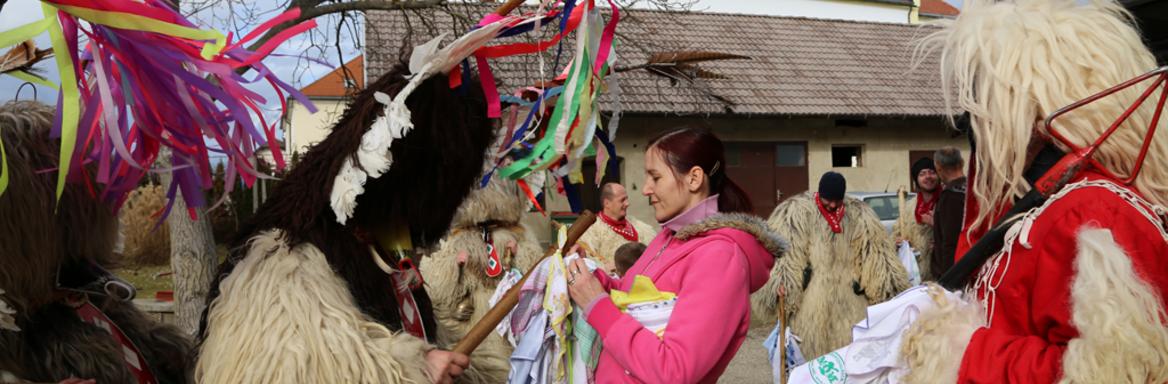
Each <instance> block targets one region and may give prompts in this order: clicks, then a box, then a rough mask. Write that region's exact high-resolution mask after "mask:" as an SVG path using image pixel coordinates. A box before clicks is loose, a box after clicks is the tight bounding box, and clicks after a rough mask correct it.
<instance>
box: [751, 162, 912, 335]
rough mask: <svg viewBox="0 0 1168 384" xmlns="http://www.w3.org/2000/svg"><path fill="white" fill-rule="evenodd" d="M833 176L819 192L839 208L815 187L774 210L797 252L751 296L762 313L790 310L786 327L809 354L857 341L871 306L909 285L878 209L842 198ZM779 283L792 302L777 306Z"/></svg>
mask: <svg viewBox="0 0 1168 384" xmlns="http://www.w3.org/2000/svg"><path fill="white" fill-rule="evenodd" d="M829 176H831V175H830V174H829V175H825V176H824V178H823V179H822V180H821V182H820V191H821V192H820V193H825V194H829V198H833V199H842V200H843V205H842V206H841V207H840V208H839V209H837V210H836V212H827V211H826V210H825V209H824V208H823V205H822V204H821V203H820V202H819V199H820V198H819V197H818V194H817V193H816V192H810V191H809V192H806V193H803V194H800V195H798V196H793V197H791V198H790V199H788V200H786V201H784V202H783V203H782V204H779V206H778V207H776V208H775V211H774V212H773V213H771V216H770V218H769V219H768V220H767V224H768V225H770V227H771V228H772V229H774V231H775V232H777V233H778V234H779V235H780V236H783V237H784V238H787V239H790V241H791V250H790V251H789V252H787V256H786V257H784V258H782V259H779V260H778V262H776V263H775V267H774V269H773V270H772V271H771V279H770V281H769V282H768V283H767V286H766V287H764V288H763V289H761V290H759V291H758V292H757V293H755V294H754V295H753V296H752V297H751V300H752V301H753V305H754V313H755V316H756V317H758V318H760V319H764V320H768V321H774V320H775V319H776V318H777V311H778V310H785V311H787V314H788V317H787V318H788V326H789V327H790V328H791V330H792V332H793V333H794V334H795V335H797V336H798V337H800V338H802V344H800V348H801V349H802V351H803V354H804V355H805V356H807V357H813V356H819V355H821V354H823V353H827V352H829V351H832V350H834V349H836V348H839V347H842V346H844V345H846V344H848V343H849V342H851V339H852V337H851V336H852V334H851V328H852V325H855V324H856V322H858V321H860V320H861V319H863V318H864V315H865V308H867V307H868V306H869V305H872V304H876V303H879V302H882V301H884V300H887V299H889V298H891V297H892V296H894V295H896V294H897V293H898V292H900V291H902V290H904V289H905V288H908V275H907V272H906V271H905V269H904V266H903V265H902V264H901V263H900V260H899V259H898V258H897V256H896V252H895V250H894V248H893V245H892V239H890V238H889V237H888V233H887V232H886V231H885V230H884V227H883V226H882V225H881V224H880V220H879V219H877V217H876V213H875V212H873V211H872V208H871V207H868V205H867V204H865V203H864V202H862V201H860V200H857V199H854V198H851V197H845V196H844V190H845V186H844V185H843V184H844V180H843V178H842V176H838V174H835V176H838V179H835V178H832V177H829ZM831 195H834V196H831ZM779 285H782V289H783V290H784V292H785V293H786V298H785V302H786V308H777V307H778V300H777V294H776V292H778V291H779V290H778V287H779Z"/></svg>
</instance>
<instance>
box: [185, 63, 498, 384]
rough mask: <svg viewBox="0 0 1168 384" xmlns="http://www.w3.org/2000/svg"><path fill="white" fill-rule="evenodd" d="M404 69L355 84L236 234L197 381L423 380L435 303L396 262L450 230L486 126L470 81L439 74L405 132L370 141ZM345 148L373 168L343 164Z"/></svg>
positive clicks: (476, 166)
mask: <svg viewBox="0 0 1168 384" xmlns="http://www.w3.org/2000/svg"><path fill="white" fill-rule="evenodd" d="M408 73H409V72H407V71H406V68H405V66H403V65H398V66H396V67H395V68H394V69H392V70H391V71H390V72H389V73H387V74H385V75H383V76H382V77H381V78H379V79H378V80H377V81H375V82H373V83H372V84H371V85H370V86H369V87H368V88H367V89H366V90H364V91H362V92H361V93H359V94H358V95H357V96H356V97H355V99H354V100H353V102H352V103H351V104H350V106H349V108H348V109H347V110H346V112H345V113H344V114H343V115H342V116H341V119H340V121H339V122H338V123H337V125H336V126H335V127H334V128H333V130H332V133H331V134H330V135H329V136H328V137H327V138H325V140H324V141H321V142H320V143H318V144H317V145H315V146H313V147H312V149H310V150H309V151H308V152H307V153H306V154H305V155H304V157H303V158H302V160H301V162H300V163H299V164H298V165H297V166H296V167H295V168H293V169H292V170H291V172H290V173H289V174H288V175H287V176H286V177H285V178H284V180H283V181H282V182H281V183H280V184H279V185H278V186H277V188H276V190H275V191H274V193H273V195H272V196H271V197H270V198H269V199H268V200H267V201H266V202H265V203H264V205H263V206H261V207H260V210H259V211H258V212H257V213H256V214H255V216H254V218H253V219H252V220H251V222H249V223H248V224H247V225H246V226H245V228H244V229H243V230H241V232H240V235H239V237H238V238H237V239H236V240H235V242H234V245H233V249H234V251H233V252H232V254H231V255H230V257H229V258H228V260H227V261H226V262H225V263H224V264H223V265H222V266H221V267H220V274H219V276H218V278H217V279H216V282H215V285H214V287H213V290H212V292H211V294H210V295H209V297H208V303H209V306H208V309H207V314H206V316H205V322H204V326H203V333H202V338H203V342H202V346H201V351H200V356H199V361H198V365H197V367H196V373H195V375H196V379H197V380H199V381H200V382H205V383H230V382H321V383H324V382H378V383H398V382H406V381H413V382H428V381H429V378H428V377H427V376H426V375H427V374H426V363H425V361H424V358H423V356H424V352H425V351H427V350H429V349H430V348H433V347H432V346H431V344H430V343H431V342H432V341H433V337H434V336H435V328H434V325H435V324H434V322H433V321H434V320H433V312H432V310H431V308H430V301H429V299H428V298H427V296H426V294H425V291H424V290H423V289H421V287H420V285H418V284H417V283H420V282H421V280H419V279H418V278H417V276H413V275H412V273H417V271H416V270H411V269H409V268H408V263H399V260H402V259H406V258H409V257H410V256H412V249H411V248H412V247H410V246H409V245H408V244H411V243H412V244H413V245H418V246H428V245H432V244H434V243H436V242H437V241H438V240H439V239H440V238H441V237H442V235H444V234H445V233H446V232H447V230H448V228H449V226H450V221H451V218H452V217H453V216H454V212H455V210H456V209H457V207H458V205H459V203H460V202H461V201H462V199H463V198H464V197H465V196H466V195H467V194H468V193H470V191H471V188H472V187H473V186H474V183H475V181H476V180H477V176H478V175H479V174H481V170H482V166H483V159H484V155H485V154H486V150H487V147H488V145H489V144H490V143H491V140H492V139H493V133H492V128H491V123H490V120H489V119H487V117H486V114H485V111H486V106H485V103H484V101H483V99H482V97H481V95H482V91H481V90H478V89H477V88H474V87H475V86H476V84H473V83H472V84H467V85H466V86H469V87H471V89H468V90H467V91H466V92H465V94H464V95H460V94H458V92H457V90H453V89H450V87H449V85H448V84H449V82H448V79H447V78H446V76H443V75H438V76H434V77H432V78H430V79H428V80H424V81H422V82H421V83H420V84H417V90H416V91H414V92H413V93H412V94H410V95H409V98H408V99H407V100H405V106H407V107H408V108H409V110H410V111H412V117H411V115H409V114H407V115H406V116H405V118H406V119H408V120H407V121H408V122H412V124H413V129H412V130H410V131H408V132H402V133H398V134H394V136H393V137H397V138H398V139H397V140H394V143H393V145H392V146H388V145H387V144H380V146H379V144H378V143H376V142H374V141H376V140H377V138H371V137H370V136H373V135H385V136H383V138H388V137H391V136H390V135H391V133H390V132H380V131H379V130H380V129H383V128H387V125H389V124H391V123H389V122H385V121H383V120H384V119H387V118H389V117H387V116H383V115H381V111H382V109H384V108H385V106H384V105H382V103H380V102H378V100H375V98H378V99H386V97H383V96H384V94H382V93H381V92H387V93H389V94H390V96H389V97H390V98H396V97H398V96H397V94H398V92H400V90H402V89H403V88H406V87H412V86H413V84H409V80H408V79H407V78H406V77H405V75H406V74H408ZM396 102H397V101H396V100H394V101H392V102H391V107H390V108H393V107H392V105H393V104H394V103H396ZM389 113H392V112H389ZM407 113H409V112H407ZM371 125H372V128H370V126H371ZM386 147H388V148H386ZM381 151H388V152H381ZM390 154H391V155H392V156H389V155H390ZM454 154H463V155H461V156H459V155H454ZM354 158H356V159H359V160H360V162H361V163H360V168H358V169H359V170H360V171H364V172H369V173H371V175H369V178H367V179H366V178H365V177H360V178H351V177H350V176H349V175H350V174H349V173H346V171H348V170H352V169H354V168H355V167H354V164H353V159H354ZM390 161H392V162H393V166H392V167H391V166H390ZM434 164H442V166H440V167H435V166H433V165H434ZM360 171H359V172H360ZM360 176H365V173H361V174H360ZM373 176H379V177H376V178H374V177H373ZM362 181H363V183H359V182H362ZM362 184H363V185H362ZM362 190H363V193H362ZM345 199H348V200H345ZM354 206H355V207H359V208H360V209H356V210H354V209H353V208H354ZM403 237H404V238H405V239H403ZM398 249H401V250H403V251H404V252H395V251H398ZM395 259H397V260H395ZM428 338H429V340H428Z"/></svg>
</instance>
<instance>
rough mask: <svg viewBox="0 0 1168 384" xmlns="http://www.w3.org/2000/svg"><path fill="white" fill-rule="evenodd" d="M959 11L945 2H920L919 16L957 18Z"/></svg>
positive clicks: (925, 0) (927, 0)
mask: <svg viewBox="0 0 1168 384" xmlns="http://www.w3.org/2000/svg"><path fill="white" fill-rule="evenodd" d="M960 13H961V11H960V10H958V9H957V7H954V6H952V5H949V3H946V2H945V0H921V14H922V15H930V16H957V15H958V14H960Z"/></svg>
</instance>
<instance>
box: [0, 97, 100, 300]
mask: <svg viewBox="0 0 1168 384" xmlns="http://www.w3.org/2000/svg"><path fill="white" fill-rule="evenodd" d="M53 116H54V109H53V108H51V107H49V106H47V105H44V104H41V103H37V102H31V101H23V102H10V103H7V104H4V105H3V106H0V136H2V137H3V139H4V150H5V151H6V154H7V155H8V171H9V175H8V179H9V184H8V190H7V191H5V192H4V194H3V195H0V289H3V290H5V291H7V293H6V294H5V297H6V300H7V301H8V302H9V303H10V304H12V305H13V307H14V308H15V309H16V311H17V314H18V316H20V315H21V314H24V313H28V312H29V311H31V310H33V309H35V308H38V307H40V306H42V305H44V304H46V303H48V302H49V301H52V297H53V290H54V289H55V287H56V276H57V268H58V267H59V266H60V265H61V264H63V263H64V262H67V261H80V260H86V259H88V260H91V261H94V262H97V263H98V264H107V263H108V262H109V261H110V259H111V256H112V254H113V248H114V241H116V238H117V236H116V231H117V218H116V217H115V216H114V215H113V214H112V213H110V210H109V209H108V207H107V206H106V205H105V204H102V203H101V202H100V201H98V200H97V199H96V198H94V197H93V196H91V195H90V194H89V192H88V191H86V189H85V187H84V186H83V185H82V184H80V183H69V184H67V185H65V191H64V194H63V195H62V196H61V200H60V201H54V193H55V191H56V185H57V169H56V167H57V161H58V151H59V150H60V140H58V139H50V138H49V131H50V130H51V129H52V125H53ZM54 211H55V212H54Z"/></svg>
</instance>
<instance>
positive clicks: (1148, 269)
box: [958, 173, 1168, 383]
mask: <svg viewBox="0 0 1168 384" xmlns="http://www.w3.org/2000/svg"><path fill="white" fill-rule="evenodd" d="M1086 176H1087V177H1086V178H1087V179H1088V180H1106V179H1105V178H1104V177H1103V176H1100V175H1098V174H1094V173H1089V174H1087V175H1086ZM1110 181H1112V182H1114V180H1110ZM1117 184H1118V183H1117ZM1084 227H1090V228H1101V229H1108V230H1110V231H1111V233H1112V234H1113V236H1114V238H1115V242H1116V243H1118V244H1119V245H1120V247H1121V248H1123V250H1124V251H1125V253H1126V254H1127V256H1128V257H1130V258H1131V262H1132V264H1133V268H1134V269H1135V272H1136V274H1137V275H1138V276H1139V277H1140V278H1141V279H1143V280H1144V281H1145V282H1146V283H1148V284H1149V285H1151V286H1152V287H1153V289H1154V290H1156V293H1158V294H1159V298H1160V300H1161V305H1163V306H1165V307H1168V300H1165V298H1168V274H1166V273H1164V271H1166V270H1168V258H1166V257H1165V256H1166V255H1168V242H1165V241H1164V239H1163V237H1162V235H1161V233H1162V232H1161V230H1159V229H1157V228H1156V227H1155V226H1154V225H1153V223H1151V222H1150V221H1149V220H1147V219H1145V218H1144V217H1143V216H1142V215H1141V214H1140V212H1139V211H1138V210H1137V209H1136V208H1134V207H1133V206H1132V205H1131V204H1130V203H1128V202H1127V201H1125V200H1124V199H1123V198H1121V197H1120V196H1119V195H1117V194H1116V193H1114V192H1112V191H1109V190H1107V189H1104V188H1091V187H1089V188H1080V189H1076V190H1074V191H1071V192H1070V193H1068V194H1066V195H1065V196H1063V197H1061V198H1059V199H1057V200H1056V201H1054V202H1052V203H1051V204H1050V205H1049V206H1048V207H1047V208H1046V209H1045V210H1044V211H1043V212H1042V213H1041V214H1039V215H1038V216H1037V217H1036V219H1035V220H1034V221H1033V225H1032V226H1031V227H1030V230H1029V240H1030V246H1031V248H1026V247H1025V246H1023V244H1019V243H1021V242H1022V241H1018V242H1014V243H1012V244H1008V245H1007V246H1008V247H1010V249H1011V250H1012V253H1011V254H1010V255H1009V258H1008V259H1009V260H1008V264H1007V258H1005V257H1003V258H1002V259H1001V263H1002V264H1001V265H1000V266H999V268H997V270H996V271H993V274H992V276H990V280H991V281H992V282H994V283H998V282H1000V284H996V286H997V289H996V294H992V293H991V292H990V290H989V289H988V288H987V287H986V286H984V285H982V286H980V287H979V289H978V291H977V293H978V297H979V299H981V300H982V301H983V303H985V305H986V313H987V317H988V319H987V321H988V327H987V328H982V329H979V330H977V331H976V332H975V333H974V334H973V337H972V339H971V340H970V343H969V346H968V348H967V349H966V350H965V355H964V357H963V358H962V362H961V370H960V373H959V378H958V382H959V383H1053V382H1056V381H1058V380H1059V379H1060V378H1061V377H1062V373H1063V370H1062V363H1063V352H1064V351H1065V349H1066V347H1067V342H1068V341H1069V340H1071V339H1073V338H1077V337H1078V336H1079V330H1078V329H1077V328H1076V327H1075V325H1074V324H1072V321H1071V303H1072V299H1071V292H1070V291H1071V287H1072V278H1073V277H1074V276H1075V275H1076V271H1075V264H1074V263H1075V256H1076V254H1077V253H1078V247H1079V242H1078V240H1077V235H1078V232H1079V231H1080V230H1081V229H1083V228H1084ZM992 263H993V260H991V261H990V262H989V263H987V264H986V265H987V268H989V267H990V265H991V264H992Z"/></svg>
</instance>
